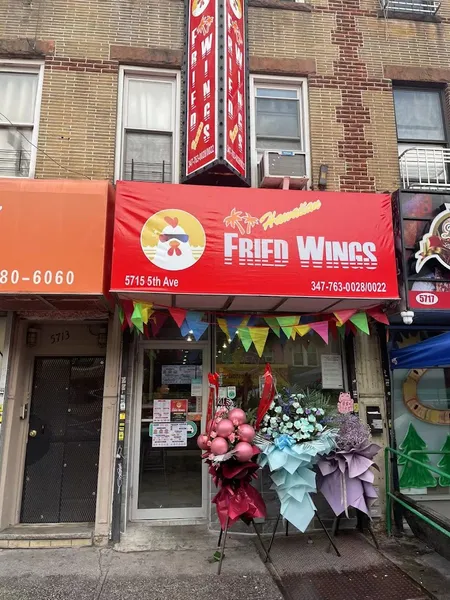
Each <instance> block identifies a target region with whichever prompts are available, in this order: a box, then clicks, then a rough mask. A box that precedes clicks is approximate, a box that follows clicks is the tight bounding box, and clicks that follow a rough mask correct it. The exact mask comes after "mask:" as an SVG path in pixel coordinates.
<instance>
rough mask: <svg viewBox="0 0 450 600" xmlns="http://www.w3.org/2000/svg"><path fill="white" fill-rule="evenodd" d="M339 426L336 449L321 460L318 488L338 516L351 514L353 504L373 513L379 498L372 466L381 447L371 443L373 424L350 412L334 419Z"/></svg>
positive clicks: (335, 424)
mask: <svg viewBox="0 0 450 600" xmlns="http://www.w3.org/2000/svg"><path fill="white" fill-rule="evenodd" d="M330 421H331V423H330V425H331V424H332V426H334V427H336V428H337V429H338V434H337V436H336V439H335V443H336V449H335V450H334V451H333V452H331V453H330V454H328V455H326V456H322V457H321V459H320V460H319V462H318V463H317V484H318V490H319V491H320V492H322V494H323V495H324V496H325V498H326V500H327V502H328V504H329V505H330V506H331V508H332V510H333V511H334V513H335V514H336V515H337V516H338V515H341V514H342V513H345V514H346V515H347V516H348V509H349V507H353V508H356V509H357V510H360V511H362V512H364V513H365V514H367V515H368V516H370V507H371V505H372V504H373V502H374V501H375V499H376V498H377V492H376V490H375V487H374V486H373V482H374V473H373V471H372V467H375V468H376V469H378V467H377V465H376V464H375V463H374V460H373V459H374V457H375V455H376V454H377V453H378V451H379V450H380V446H378V445H377V444H373V443H372V442H371V434H370V427H368V426H367V425H365V424H364V423H362V422H361V420H360V419H359V417H358V416H357V415H354V414H351V413H347V414H343V415H339V416H337V417H335V418H334V419H332V420H330Z"/></svg>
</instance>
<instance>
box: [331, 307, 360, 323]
mask: <svg viewBox="0 0 450 600" xmlns="http://www.w3.org/2000/svg"><path fill="white" fill-rule="evenodd" d="M355 313H356V310H353V309H351V310H338V311H335V312H334V313H333V314H334V316H335V317H336V319H337V320H338V323H339V325H343V324H344V323H345V322H346V321H348V320H349V319H350V317H351V316H353V315H354V314H355Z"/></svg>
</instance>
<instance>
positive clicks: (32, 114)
mask: <svg viewBox="0 0 450 600" xmlns="http://www.w3.org/2000/svg"><path fill="white" fill-rule="evenodd" d="M38 81H39V78H38V72H35V73H24V72H20V71H18V72H14V71H0V177H28V176H29V174H30V166H31V160H32V155H33V146H32V144H31V141H32V137H33V129H34V127H35V126H36V124H35V119H36V101H37V90H38Z"/></svg>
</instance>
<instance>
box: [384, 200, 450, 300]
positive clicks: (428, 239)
mask: <svg viewBox="0 0 450 600" xmlns="http://www.w3.org/2000/svg"><path fill="white" fill-rule="evenodd" d="M447 200H448V196H447V195H444V194H434V193H423V192H420V193H411V192H400V193H399V194H398V196H397V197H395V198H394V208H395V209H396V210H397V211H398V213H399V216H400V222H401V232H400V239H399V240H397V243H398V245H399V246H400V248H401V252H400V260H401V265H400V269H401V272H402V277H403V280H404V282H403V284H404V286H405V287H404V293H405V294H406V296H407V304H408V307H410V308H413V309H416V310H417V309H420V310H449V309H450V204H447V203H446V201H447ZM396 203H398V204H397V205H396Z"/></svg>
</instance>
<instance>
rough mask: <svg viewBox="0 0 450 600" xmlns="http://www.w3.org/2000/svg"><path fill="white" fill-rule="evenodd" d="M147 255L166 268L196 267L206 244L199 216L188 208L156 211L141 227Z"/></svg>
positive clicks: (156, 264) (150, 259)
mask: <svg viewBox="0 0 450 600" xmlns="http://www.w3.org/2000/svg"><path fill="white" fill-rule="evenodd" d="M141 246H142V250H143V252H144V254H145V256H146V257H147V258H148V260H149V261H150V262H151V263H153V264H154V265H155V266H157V267H159V268H160V269H164V270H165V271H182V270H184V269H189V267H192V265H194V264H195V263H196V262H197V261H198V260H199V259H200V257H201V256H202V254H203V252H204V251H205V246H206V236H205V231H204V229H203V227H202V225H201V223H200V221H199V220H198V219H196V218H195V217H194V216H193V215H191V214H190V213H188V212H185V211H184V210H178V209H175V208H174V209H166V210H161V211H159V212H157V213H155V214H154V215H153V216H152V217H150V218H149V219H148V220H147V221H146V223H145V224H144V226H143V228H142V231H141Z"/></svg>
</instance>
